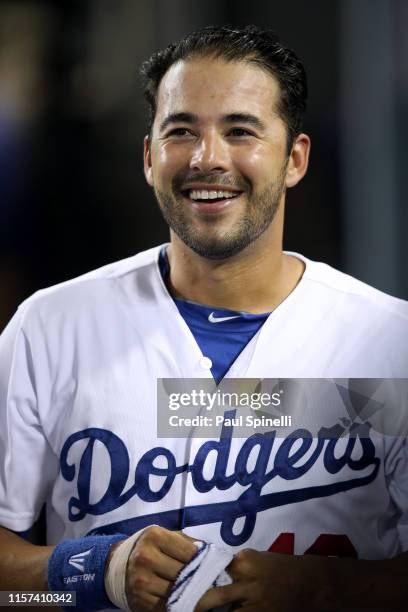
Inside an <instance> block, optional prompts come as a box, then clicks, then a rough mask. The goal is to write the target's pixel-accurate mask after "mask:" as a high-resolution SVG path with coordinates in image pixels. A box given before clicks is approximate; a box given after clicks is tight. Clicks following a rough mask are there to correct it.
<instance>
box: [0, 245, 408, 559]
mask: <svg viewBox="0 0 408 612" xmlns="http://www.w3.org/2000/svg"><path fill="white" fill-rule="evenodd" d="M159 250H160V247H159V248H154V249H151V250H149V251H146V252H143V253H140V254H138V255H136V256H134V257H131V258H129V259H126V260H124V261H120V262H118V263H115V264H112V265H109V266H106V267H103V268H101V269H99V270H97V271H95V272H91V273H89V274H86V275H84V276H81V277H80V278H77V279H75V280H72V281H69V282H67V283H63V284H61V285H58V286H56V287H52V288H50V289H47V290H43V291H39V292H38V293H36V294H35V295H34V296H33V297H31V298H30V299H28V300H27V301H26V302H24V303H23V304H22V306H21V307H20V308H19V310H18V312H17V314H16V315H15V317H14V319H13V320H12V321H11V322H10V324H9V325H8V327H7V328H6V330H5V331H4V332H3V334H2V336H1V337H0V524H1V525H3V526H5V527H7V528H9V529H12V530H15V531H24V530H26V529H28V528H29V527H30V526H31V525H32V524H33V523H34V521H35V520H36V519H37V517H38V514H39V512H40V509H41V507H42V505H43V503H44V502H46V503H47V529H48V534H47V535H48V542H49V543H55V542H58V541H60V540H61V539H64V538H75V537H81V536H84V535H85V534H87V533H89V532H90V531H96V532H105V533H114V532H122V533H133V532H134V531H136V530H138V529H140V528H141V527H143V526H145V525H148V524H161V525H163V526H165V527H168V528H171V529H178V528H180V527H181V526H182V527H183V528H184V529H185V531H186V532H187V533H189V534H190V535H195V536H197V537H202V538H203V539H206V540H208V541H212V542H214V543H216V544H218V545H220V546H226V547H232V549H233V550H234V551H236V550H238V549H240V548H248V547H251V548H255V549H258V550H268V549H270V550H274V551H276V552H292V553H295V554H303V553H305V552H309V553H317V554H331V555H337V554H338V555H339V556H341V555H342V554H355V555H356V556H358V557H361V558H367V559H380V558H386V557H390V556H393V555H395V554H397V553H399V552H401V551H402V550H408V524H407V523H408V452H407V446H406V444H405V438H403V437H389V436H388V437H387V436H378V437H375V436H373V437H370V434H368V437H367V439H366V440H365V441H363V440H362V439H360V438H358V437H357V440H356V441H355V443H354V446H353V444H351V446H350V436H347V435H346V436H344V437H343V438H341V439H339V440H337V441H336V444H335V445H334V446H333V444H330V442H329V441H328V440H325V441H323V442H322V441H320V442H319V441H318V440H317V439H315V438H313V437H312V439H311V441H310V448H309V447H308V448H306V447H304V446H303V444H305V442H304V441H302V440H301V439H300V438H299V439H298V440H293V439H288V438H276V439H274V440H273V439H271V438H268V439H267V438H265V440H264V442H262V443H259V444H257V445H256V444H255V445H254V443H253V440H252V442H251V440H250V439H233V440H231V439H228V438H227V439H224V440H223V441H222V443H221V442H220V441H218V445H217V440H215V441H213V442H212V445H209V444H208V441H207V440H204V439H194V438H193V439H170V438H168V439H158V438H157V430H156V393H157V389H156V384H157V382H156V381H157V378H211V373H210V369H209V368H210V367H211V363H210V362H209V359H208V358H207V356H205V355H203V354H202V352H201V350H200V349H199V347H198V345H197V343H196V342H195V339H194V337H193V335H192V333H191V332H190V330H189V328H188V326H187V325H186V323H185V321H184V320H183V318H182V317H181V316H180V314H179V311H178V309H177V307H176V305H175V304H174V302H173V300H172V298H171V296H170V295H169V293H168V291H167V289H166V286H165V284H164V282H163V279H162V277H161V274H160V271H159V267H158V254H159ZM293 255H295V256H296V257H299V258H300V259H302V260H303V261H304V262H305V264H306V268H305V272H304V274H303V277H302V279H301V281H300V282H299V284H298V285H297V287H296V288H295V289H294V291H293V292H292V293H291V294H290V295H289V296H288V297H287V298H286V299H285V300H284V301H283V302H282V303H281V304H280V305H279V306H278V307H277V308H276V309H275V310H274V311H273V312H272V314H271V315H270V316H269V318H268V319H267V321H266V322H265V324H264V325H263V326H262V327H261V329H260V330H259V331H258V333H257V334H256V335H255V336H254V338H253V339H252V340H251V341H250V342H249V343H248V345H247V346H246V347H245V349H244V350H243V352H242V353H241V354H240V355H239V357H238V358H237V360H236V361H235V362H234V364H233V365H232V367H231V368H230V370H229V372H228V374H227V377H234V378H275V377H279V378H343V379H348V378H407V377H408V306H407V303H406V302H404V301H402V300H398V299H396V298H393V297H390V296H387V295H385V294H383V293H381V292H379V291H377V290H375V289H373V288H371V287H369V286H367V285H365V284H363V283H361V282H359V281H357V280H355V279H353V278H351V277H349V276H347V275H345V274H342V273H340V272H338V271H336V270H334V269H332V268H330V267H329V266H327V265H325V264H322V263H315V262H311V261H309V260H307V259H305V258H303V257H301V256H300V255H296V254H293ZM405 399H406V398H405ZM321 418H322V425H324V426H325V427H330V426H333V425H334V424H335V423H333V422H332V421H331V414H330V411H327V413H325V412H324V411H323V414H322V417H321ZM251 445H252V446H251ZM296 453H297V454H296Z"/></svg>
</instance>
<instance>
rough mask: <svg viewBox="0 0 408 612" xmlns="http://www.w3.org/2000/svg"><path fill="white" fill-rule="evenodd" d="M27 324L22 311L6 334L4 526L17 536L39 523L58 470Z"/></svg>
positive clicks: (0, 507) (0, 436) (0, 435)
mask: <svg viewBox="0 0 408 612" xmlns="http://www.w3.org/2000/svg"><path fill="white" fill-rule="evenodd" d="M22 321H23V308H20V309H19V311H18V312H17V314H16V315H15V316H14V318H13V319H12V320H11V322H10V323H9V325H8V326H7V327H6V329H5V330H4V331H3V333H2V334H1V335H0V525H2V526H3V527H6V528H8V529H11V530H13V531H25V530H27V529H29V528H30V527H31V526H32V524H33V523H34V522H35V521H36V520H37V518H38V516H39V514H40V511H41V508H42V506H43V504H44V502H45V501H46V497H47V491H48V490H49V487H50V484H51V482H52V479H53V477H55V469H56V458H55V456H53V453H52V452H51V449H50V447H49V444H48V442H47V439H46V437H45V435H44V432H43V429H42V425H41V422H40V418H39V410H38V393H37V386H38V381H37V379H36V374H35V363H34V360H33V355H32V350H31V347H30V342H29V339H28V337H27V335H26V333H25V332H24V329H23V325H22ZM53 475H54V476H53Z"/></svg>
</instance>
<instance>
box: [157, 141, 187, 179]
mask: <svg viewBox="0 0 408 612" xmlns="http://www.w3.org/2000/svg"><path fill="white" fill-rule="evenodd" d="M185 166H186V155H185V152H183V151H181V150H180V147H174V146H171V145H169V144H166V145H163V146H161V147H155V148H154V150H153V151H152V168H153V176H154V178H155V182H157V183H167V182H171V181H172V180H173V179H174V177H175V176H176V175H177V174H178V173H179V172H180V171H181V170H182V169H183V168H184V167H185Z"/></svg>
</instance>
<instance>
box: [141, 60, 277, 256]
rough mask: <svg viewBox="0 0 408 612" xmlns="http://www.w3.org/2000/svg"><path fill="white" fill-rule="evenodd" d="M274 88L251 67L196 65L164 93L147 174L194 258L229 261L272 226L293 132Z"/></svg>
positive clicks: (174, 70) (183, 67) (166, 81)
mask: <svg viewBox="0 0 408 612" xmlns="http://www.w3.org/2000/svg"><path fill="white" fill-rule="evenodd" d="M278 99H279V85H278V82H277V81H276V80H275V78H274V77H273V76H272V75H270V74H268V73H266V72H264V71H263V70H262V69H260V68H258V67H256V66H255V65H253V64H252V65H251V64H249V63H247V62H243V61H239V62H226V61H224V60H221V59H213V58H197V59H192V60H189V61H182V62H178V63H177V64H174V65H173V66H172V67H171V68H170V69H169V70H168V72H167V73H166V74H165V76H164V77H163V79H162V82H161V84H160V88H159V92H158V99H157V112H156V117H155V121H154V125H153V130H152V137H151V142H150V152H149V150H148V144H147V142H146V143H145V173H146V177H147V180H148V182H149V184H150V185H152V186H153V187H154V190H155V194H156V197H157V200H158V202H159V205H160V208H161V210H162V213H163V215H164V218H165V220H166V222H167V223H168V225H169V226H170V227H171V229H172V230H173V231H174V232H175V233H176V234H177V235H178V236H179V238H180V239H181V240H182V241H183V242H184V243H185V244H186V245H187V246H188V247H190V248H191V249H192V250H193V251H195V252H196V253H198V254H199V255H201V256H203V257H207V258H211V259H224V258H226V257H230V256H232V255H235V254H236V253H239V252H240V251H242V250H243V249H244V248H245V247H247V246H248V245H249V244H251V243H252V242H253V241H254V240H256V239H257V238H258V237H259V236H260V235H261V234H263V232H265V231H266V230H267V229H268V228H269V227H270V225H271V223H272V221H273V219H274V216H275V213H276V211H277V209H278V207H279V204H280V202H281V200H282V199H283V194H284V190H285V178H286V167H287V155H286V144H287V132H286V127H285V124H284V123H283V121H282V119H281V118H280V117H279V116H278V114H277V112H276V108H277V102H278Z"/></svg>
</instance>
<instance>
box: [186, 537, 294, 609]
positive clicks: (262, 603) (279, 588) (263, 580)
mask: <svg viewBox="0 0 408 612" xmlns="http://www.w3.org/2000/svg"><path fill="white" fill-rule="evenodd" d="M299 559H300V560H302V558H301V557H293V556H289V555H279V554H274V553H270V552H257V551H255V550H252V549H246V550H241V551H240V552H238V553H237V554H236V555H235V557H234V560H233V561H232V563H230V565H229V566H228V567H227V568H226V569H227V572H228V573H229V575H230V576H231V578H232V579H233V581H234V582H233V584H231V585H229V586H225V587H218V588H215V589H210V590H209V591H207V593H206V594H205V595H204V596H203V597H202V598H201V600H200V602H199V604H198V606H197V608H196V612H204V610H210V609H211V608H215V607H217V606H221V605H223V604H226V603H232V602H241V607H240V608H239V610H240V611H241V610H243V611H244V610H245V612H255V611H259V612H260V611H262V610H265V611H266V610H267V611H268V612H275V611H279V612H281V611H282V612H283V611H285V612H286V611H288V610H302V609H305V599H304V597H305V589H304V588H303V587H302V575H301V574H300V573H299V572H300V570H301V567H299V565H301V564H299V563H298V562H297V561H298V560H299Z"/></svg>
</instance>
